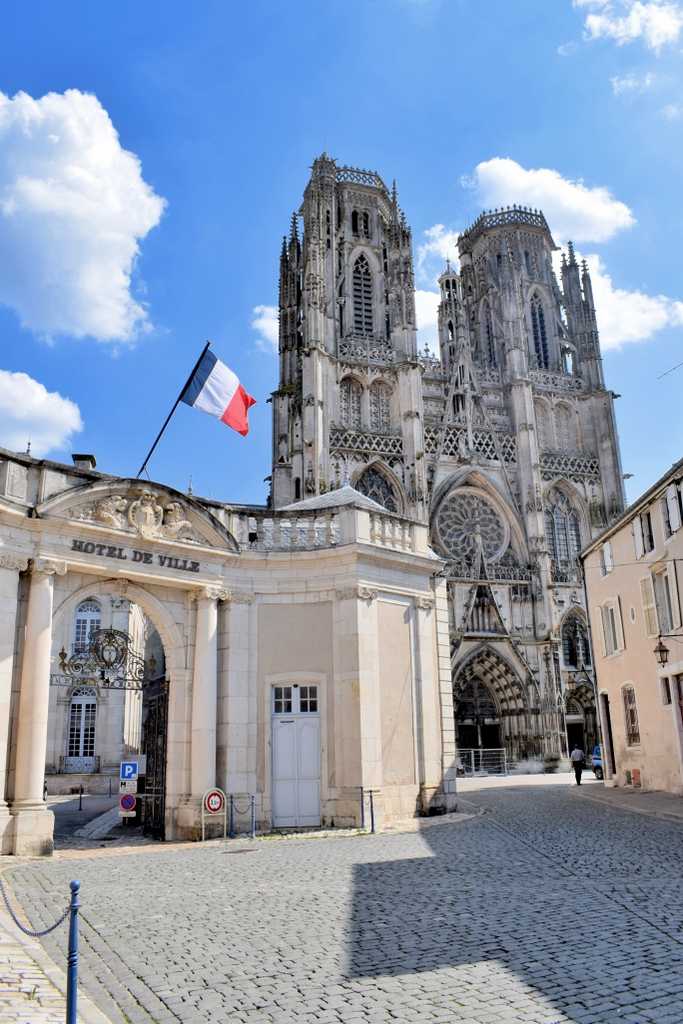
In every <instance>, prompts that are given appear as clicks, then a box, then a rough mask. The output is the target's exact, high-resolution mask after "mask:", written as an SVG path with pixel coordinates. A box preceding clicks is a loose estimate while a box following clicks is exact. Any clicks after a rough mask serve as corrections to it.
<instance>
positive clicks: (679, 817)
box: [568, 786, 683, 822]
mask: <svg viewBox="0 0 683 1024" xmlns="http://www.w3.org/2000/svg"><path fill="white" fill-rule="evenodd" d="M568 790H569V792H574V793H575V788H574V787H573V786H569V787H568ZM575 796H577V797H578V796H579V794H578V793H575ZM580 796H581V799H582V800H592V801H593V803H596V804H602V806H603V807H618V808H619V810H620V811H631V813H632V814H644V815H646V817H648V818H664V819H665V820H667V821H682V822H683V812H682V813H681V814H676V813H674V812H673V811H649V810H647V809H646V808H644V807H632V806H631V805H630V804H628V803H617V802H616V801H615V800H605V799H604V798H603V797H600V796H590V795H589V794H588V793H581V795H580Z"/></svg>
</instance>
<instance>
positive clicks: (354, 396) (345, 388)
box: [340, 377, 363, 430]
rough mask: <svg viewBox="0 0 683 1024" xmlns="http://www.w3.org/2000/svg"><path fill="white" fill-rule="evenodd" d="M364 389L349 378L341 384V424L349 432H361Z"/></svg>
mask: <svg viewBox="0 0 683 1024" xmlns="http://www.w3.org/2000/svg"><path fill="white" fill-rule="evenodd" d="M362 394H363V389H362V387H361V386H360V384H359V383H358V381H357V380H354V379H353V378H352V377H347V378H346V380H343V381H342V382H341V388H340V404H341V422H342V426H343V427H346V429H347V430H360V429H361V426H362V422H361V411H360V408H361V398H362Z"/></svg>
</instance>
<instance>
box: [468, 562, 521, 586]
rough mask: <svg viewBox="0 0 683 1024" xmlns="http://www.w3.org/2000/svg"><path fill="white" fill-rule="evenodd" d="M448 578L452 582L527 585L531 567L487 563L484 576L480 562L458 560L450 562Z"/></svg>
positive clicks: (507, 563)
mask: <svg viewBox="0 0 683 1024" xmlns="http://www.w3.org/2000/svg"><path fill="white" fill-rule="evenodd" d="M448 577H449V579H452V580H468V581H470V580H471V581H473V582H474V581H477V582H494V581H501V582H506V583H508V582H512V583H526V582H529V581H530V580H531V566H529V565H519V564H515V563H510V562H490V563H487V565H486V575H485V576H483V575H482V572H481V569H480V566H479V562H478V561H477V562H465V561H461V560H459V559H458V560H456V561H453V562H449V565H448Z"/></svg>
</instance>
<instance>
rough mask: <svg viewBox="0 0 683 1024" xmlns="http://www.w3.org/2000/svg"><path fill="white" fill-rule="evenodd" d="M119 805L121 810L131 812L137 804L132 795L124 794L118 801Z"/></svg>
mask: <svg viewBox="0 0 683 1024" xmlns="http://www.w3.org/2000/svg"><path fill="white" fill-rule="evenodd" d="M119 803H120V804H121V808H122V810H124V811H132V810H134V809H135V804H136V803H137V801H136V799H135V797H134V796H133V794H132V793H124V795H123V796H122V797H121V799H120V800H119Z"/></svg>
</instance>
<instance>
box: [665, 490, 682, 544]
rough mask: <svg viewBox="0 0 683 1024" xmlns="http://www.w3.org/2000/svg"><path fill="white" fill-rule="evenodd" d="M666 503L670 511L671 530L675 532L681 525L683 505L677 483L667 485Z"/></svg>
mask: <svg viewBox="0 0 683 1024" xmlns="http://www.w3.org/2000/svg"><path fill="white" fill-rule="evenodd" d="M666 504H667V509H668V512H669V526H670V527H671V532H672V533H675V532H676V530H678V529H680V526H681V505H680V499H679V496H678V486H677V485H676V484H669V486H668V487H667V489H666Z"/></svg>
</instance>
